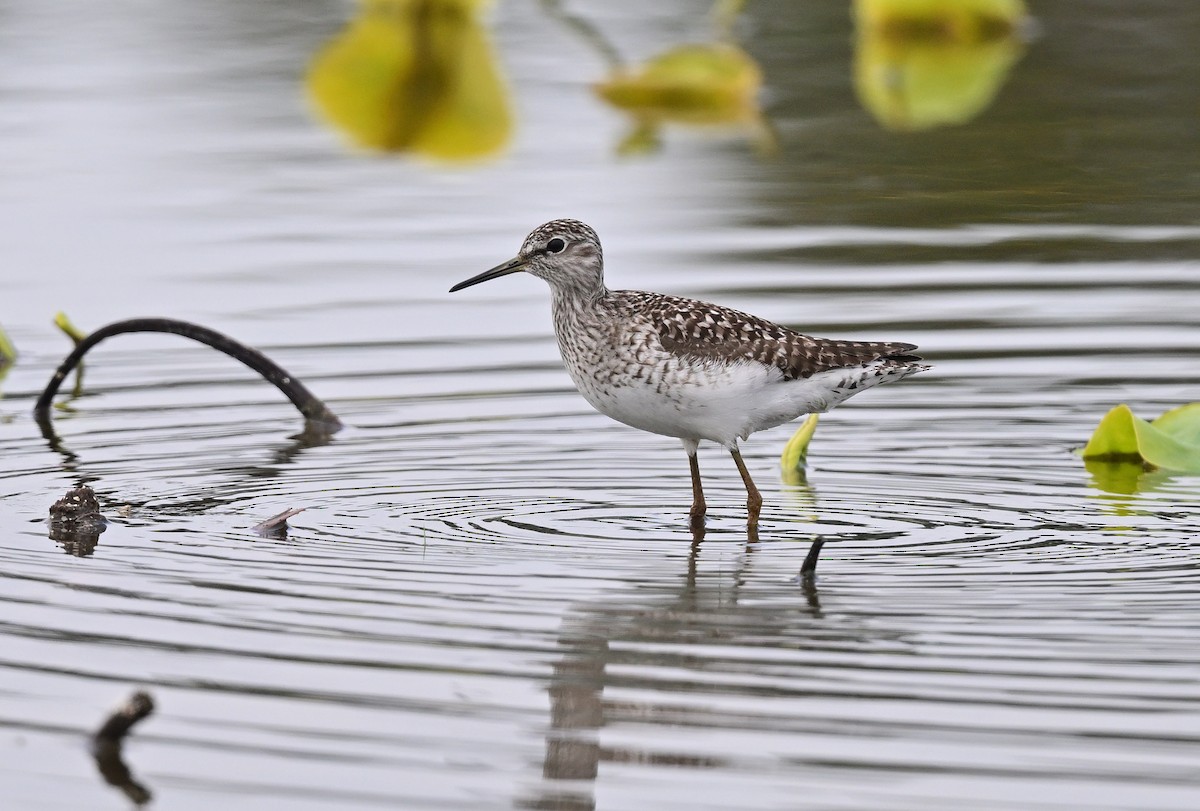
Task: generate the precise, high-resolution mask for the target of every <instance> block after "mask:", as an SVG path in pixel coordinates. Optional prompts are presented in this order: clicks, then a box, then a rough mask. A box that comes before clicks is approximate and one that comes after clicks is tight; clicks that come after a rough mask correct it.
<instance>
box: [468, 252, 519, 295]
mask: <svg viewBox="0 0 1200 811" xmlns="http://www.w3.org/2000/svg"><path fill="white" fill-rule="evenodd" d="M524 269H525V260H524V259H510V260H508V261H507V262H505V263H504V264H502V265H496V266H495V267H494V268H492V269H491V270H485V271H484V272H483V273H480V274H479V275H478V276H472V277H471V278H469V279H467V280H466V281H465V282H459V283H458V284H456V285H454V287H451V288H450V292H451V293H454V292H457V291H459V290H462V289H463V288H464V287H471V286H473V285H477V284H480V283H481V282H490V281H491V280H492V279H499V278H500V277H501V276H507V275H508V274H510V273H517V272H519V271H522V270H524Z"/></svg>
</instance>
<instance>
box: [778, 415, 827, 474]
mask: <svg viewBox="0 0 1200 811" xmlns="http://www.w3.org/2000/svg"><path fill="white" fill-rule="evenodd" d="M817 419H818V417H817V415H816V414H809V415H808V416H807V417H805V418H804V421H803V422H802V423H800V427H799V428H797V429H796V433H794V434H792V438H791V439H789V440H788V442H787V444H786V445H784V446H783V454H782V455H781V456H780V457H779V467H780V469H781V470H782V471H783V479H784V481H785V482H789V483H790V481H791V480H792V479H797V480H802V479H803V476H804V467H805V465H806V464H807V461H808V445H809V443H810V442H812V438H813V434H814V433H816V430H817ZM797 474H799V476H797Z"/></svg>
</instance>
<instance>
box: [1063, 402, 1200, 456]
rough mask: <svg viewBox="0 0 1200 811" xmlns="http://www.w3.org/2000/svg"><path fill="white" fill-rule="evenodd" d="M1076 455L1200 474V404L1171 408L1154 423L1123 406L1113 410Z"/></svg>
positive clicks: (1101, 421) (1102, 420)
mask: <svg viewBox="0 0 1200 811" xmlns="http://www.w3.org/2000/svg"><path fill="white" fill-rule="evenodd" d="M1079 453H1080V455H1081V456H1083V458H1084V459H1085V460H1089V461H1093V462H1126V463H1128V462H1134V463H1141V464H1143V465H1146V466H1149V467H1150V468H1152V469H1153V468H1161V469H1164V470H1173V471H1178V472H1183V473H1200V403H1191V404H1189V405H1185V406H1180V407H1178V408H1173V409H1171V410H1170V411H1168V412H1166V413H1165V414H1163V415H1162V416H1160V417H1159V418H1158V419H1156V420H1154V421H1153V422H1147V421H1146V420H1144V419H1142V418H1141V417H1138V416H1136V415H1135V414H1134V413H1133V411H1131V410H1130V408H1129V406H1127V405H1125V404H1121V405H1119V406H1116V407H1115V408H1113V409H1112V410H1111V411H1109V412H1108V413H1107V414H1105V415H1104V418H1103V419H1101V420H1100V424H1099V425H1098V426H1096V430H1095V432H1094V433H1093V434H1092V438H1091V439H1090V440H1089V441H1088V443H1087V445H1085V446H1084V447H1083V449H1082V450H1081V451H1080V452H1079Z"/></svg>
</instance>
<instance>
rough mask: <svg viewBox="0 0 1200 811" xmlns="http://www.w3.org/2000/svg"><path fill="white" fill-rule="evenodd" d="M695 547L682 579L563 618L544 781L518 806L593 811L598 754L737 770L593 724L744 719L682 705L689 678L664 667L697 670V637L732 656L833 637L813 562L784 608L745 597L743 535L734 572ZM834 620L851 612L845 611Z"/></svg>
mask: <svg viewBox="0 0 1200 811" xmlns="http://www.w3.org/2000/svg"><path fill="white" fill-rule="evenodd" d="M821 544H822V541H821V540H820V539H815V542H814V544H813V547H812V548H811V550H810V552H809V559H808V560H806V566H812V567H815V561H816V556H817V554H818V553H819V551H820V547H821ZM703 546H704V545H703V544H702V543H701V541H700V539H699V538H697V539H696V540H695V541H693V543H692V546H691V551H690V554H689V556H688V559H687V566H686V570H685V571H684V573H683V575H682V582H681V583H680V584H679V585H677V586H668V587H666V588H663V587H662V586H661V585H658V586H654V585H650V586H647V587H646V589H645V591H635V592H634V593H632V594H621V595H614V596H613V598H612V599H606V600H604V601H603V602H598V603H594V604H586V605H580V606H576V607H575V608H574V609H573V610H572V612H571V613H570V614H569V615H568V616H567V617H566V618H565V619H564V622H563V630H562V632H561V633H560V635H559V645H560V648H561V650H562V655H561V656H560V657H559V659H558V660H557V661H556V662H555V663H554V664H553V666H552V674H551V676H550V685H549V688H548V693H549V696H550V725H549V729H548V730H547V731H546V735H545V742H546V747H545V755H544V758H543V761H542V780H541V782H540V784H539V785H538V787H537V789H536V790H534V791H532V792H531V793H530V794H529V795H527V796H526V797H524V798H523V799H522V800H521V801H520V802H519V803H518V807H521V808H525V809H542V810H546V809H556V810H557V811H592V809H594V808H595V807H596V803H595V797H594V786H593V783H594V781H595V780H596V779H597V777H598V776H599V773H600V768H601V764H604V763H609V764H618V763H620V764H639V765H642V766H653V767H659V766H670V767H672V768H687V769H723V768H733V767H734V763H733V758H732V757H730V758H725V757H722V756H719V755H715V756H714V755H711V754H702V753H689V752H683V751H662V750H659V751H648V750H646V749H638V748H632V747H629V746H606V745H604V744H603V743H602V742H601V739H600V733H601V730H602V729H604V728H606V727H612V726H619V725H622V724H665V725H681V724H682V725H690V724H693V723H694V724H697V725H702V726H705V727H712V726H714V725H715V726H718V727H726V726H727V727H729V728H736V727H737V726H738V725H739V724H744V723H746V722H747V721H746V719H742V718H739V717H736V715H735V714H732V713H731V711H727V710H722V709H719V708H716V707H713V706H700V705H696V704H689V703H687V697H686V694H687V693H689V691H692V690H694V686H693V685H691V684H690V683H687V682H679V683H677V684H672V683H664V682H663V681H662V679H663V678H673V679H679V678H681V677H678V676H665V677H664V676H663V675H662V674H663V673H667V674H669V673H673V672H675V671H677V670H680V669H694V668H695V667H696V664H695V661H694V660H695V658H696V657H699V656H703V653H701V652H700V651H696V650H693V646H712V645H720V646H723V647H724V648H726V649H727V650H729V651H731V652H730V653H729V654H728V655H729V656H734V655H736V650H735V649H736V648H739V647H740V648H743V649H745V650H747V651H748V652H750V653H751V656H750V657H749V658H748V661H750V660H752V659H753V651H754V650H756V649H758V650H761V649H763V648H780V649H795V648H797V647H808V645H809V644H810V642H809V640H811V639H815V638H817V637H821V638H824V639H829V638H830V637H831V632H830V631H831V629H830V628H829V627H828V626H827V624H826V623H825V618H824V615H823V613H822V610H821V605H820V598H819V595H818V593H817V587H816V580H815V577H814V576H813V574H814V572H813V571H810V572H808V573H806V574H804V575H801V576H800V577H798V578H797V582H798V584H799V588H800V595H798V596H799V597H802V599H797V600H795V601H794V602H793V607H792V609H791V610H787V609H783V610H781V609H780V604H779V600H770V601H767V600H762V599H759V597H761V595H760V594H756V596H755V598H754V599H750V600H746V601H745V602H743V600H742V596H743V592H744V591H745V589H746V584H747V581H748V578H749V575H750V572H751V569H752V565H753V562H754V558H755V549H756V547H757V544H756V542H755V541H752V540H748V541H747V542H746V546H745V549H744V551H743V553H742V554H741V555H740V557H739V561H738V565H737V568H736V569H735V571H734V572H733V573H732V575H731V574H730V573H729V572H728V570H726V571H716V572H706V571H702V570H701V566H700V563H701V551H702V549H703ZM787 588H791V586H787ZM838 621H839V622H854V621H853V620H845V619H842V618H839V620H838ZM866 633H867V632H866V631H865V630H864V629H861V628H858V627H857V626H856V625H852V626H849V627H846V628H844V629H835V630H834V633H833V634H832V636H833V638H835V639H837V640H838V644H843V643H844V641H845V640H846V639H856V638H859V637H863V636H865V635H866ZM722 661H724V658H723V659H722ZM655 668H658V669H660V673H659V674H654V673H652V672H648V671H652V670H653V669H655ZM706 672H708V673H709V675H710V676H711V675H712V673H711V672H710V671H706ZM682 678H686V677H682ZM606 688H608V689H610V690H611V689H616V690H621V689H622V688H625V689H632V690H636V691H637V692H638V693H640V694H645V693H647V692H649V691H656V692H657V693H658V694H659V695H661V696H664V698H663V699H662V700H661V701H655V700H648V701H647V700H640V701H621V700H614V699H613V698H612V697H611V694H610V697H608V698H606V697H605V689H606ZM729 689H730V690H736V689H737V688H736V687H732V686H731V687H730V688H729ZM666 696H669V697H670V698H666ZM723 713H731V714H730V715H729V717H727V718H723V719H716V720H714V715H721V714H723Z"/></svg>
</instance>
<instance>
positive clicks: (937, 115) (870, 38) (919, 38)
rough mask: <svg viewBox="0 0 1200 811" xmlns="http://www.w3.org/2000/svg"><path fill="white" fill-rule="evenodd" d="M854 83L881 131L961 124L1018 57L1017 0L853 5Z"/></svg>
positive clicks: (870, 0) (1020, 6)
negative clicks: (854, 34)
mask: <svg viewBox="0 0 1200 811" xmlns="http://www.w3.org/2000/svg"><path fill="white" fill-rule="evenodd" d="M854 11H855V27H856V30H857V33H858V36H857V44H856V47H855V61H854V84H855V89H856V90H857V92H858V96H859V99H860V100H861V102H862V104H863V106H864V107H866V109H867V110H868V111H869V112H870V113H871V114H872V115H873V116H874V117H875V119H876V120H877V121H879V123H880V124H882V125H883V126H884V127H887V128H888V129H892V130H899V131H916V130H925V129H931V128H933V127H941V126H948V125H953V124H962V123H965V122H967V121H970V120H971V119H973V118H975V117H976V116H977V115H979V113H981V112H982V111H983V110H984V109H986V108H987V106H988V105H989V104H991V102H992V99H993V98H994V97H995V95H996V93H997V92H998V91H999V89H1000V86H1001V85H1002V84H1003V83H1004V79H1005V77H1006V76H1007V75H1008V71H1009V69H1010V68H1011V67H1012V65H1013V63H1015V62H1016V61H1017V60H1018V59H1019V58H1020V56H1021V54H1022V53H1023V52H1024V49H1025V42H1024V40H1025V36H1024V33H1023V32H1024V30H1025V28H1026V21H1027V20H1028V19H1029V18H1028V16H1027V13H1026V10H1025V5H1024V3H1022V2H1021V0H856V2H855V5H854Z"/></svg>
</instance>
